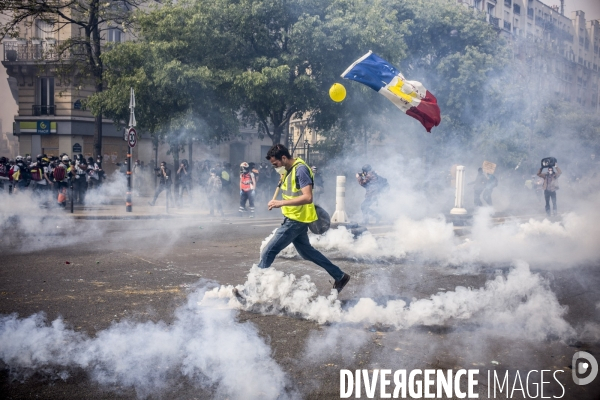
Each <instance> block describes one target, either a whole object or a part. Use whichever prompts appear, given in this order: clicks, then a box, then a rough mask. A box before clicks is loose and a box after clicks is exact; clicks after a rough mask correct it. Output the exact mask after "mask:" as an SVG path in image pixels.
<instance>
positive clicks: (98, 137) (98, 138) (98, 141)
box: [94, 84, 102, 158]
mask: <svg viewBox="0 0 600 400" xmlns="http://www.w3.org/2000/svg"><path fill="white" fill-rule="evenodd" d="M99 86H100V90H98V85H96V93H99V92H101V91H102V84H100V85H99ZM101 155H102V113H99V114H98V115H96V117H95V118H94V157H96V158H97V157H98V156H101Z"/></svg>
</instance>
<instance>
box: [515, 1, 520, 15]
mask: <svg viewBox="0 0 600 400" xmlns="http://www.w3.org/2000/svg"><path fill="white" fill-rule="evenodd" d="M513 11H514V13H515V14H517V15H521V6H520V5H518V4H513Z"/></svg>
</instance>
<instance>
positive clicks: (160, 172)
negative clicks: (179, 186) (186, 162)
mask: <svg viewBox="0 0 600 400" xmlns="http://www.w3.org/2000/svg"><path fill="white" fill-rule="evenodd" d="M154 171H155V172H156V176H157V177H158V178H159V181H158V186H156V191H155V192H154V199H152V201H149V202H148V204H150V205H151V206H153V205H154V204H155V203H156V199H157V198H158V195H159V194H160V192H162V191H163V190H166V192H167V197H166V199H167V204H168V202H169V197H171V170H170V169H169V168H167V163H166V162H164V161H161V163H160V168H154Z"/></svg>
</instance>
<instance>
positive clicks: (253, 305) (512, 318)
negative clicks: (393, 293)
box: [200, 262, 575, 340]
mask: <svg viewBox="0 0 600 400" xmlns="http://www.w3.org/2000/svg"><path fill="white" fill-rule="evenodd" d="M237 289H238V290H239V291H240V292H241V293H243V296H244V298H245V303H244V304H242V303H241V302H239V301H238V300H236V298H235V297H234V295H233V286H221V287H218V288H214V289H212V290H210V291H207V292H206V294H205V295H204V298H203V299H202V301H201V302H200V304H201V305H202V304H210V302H212V301H214V300H215V299H229V303H228V304H229V306H230V307H236V308H240V309H245V310H248V311H253V312H258V313H262V314H291V315H297V316H299V317H301V318H305V319H308V320H313V321H316V322H318V323H320V324H324V323H348V324H359V325H375V324H382V325H386V326H391V327H393V328H395V329H407V328H410V327H413V326H418V325H445V324H449V323H452V322H453V321H459V320H469V321H470V322H474V323H477V324H479V325H480V326H481V329H485V330H488V329H489V330H492V331H494V332H496V333H497V334H500V335H505V336H510V337H527V338H530V339H534V340H544V339H545V338H547V337H549V336H551V337H558V338H560V339H567V338H570V337H572V336H573V335H575V330H574V329H573V328H572V327H571V326H570V325H569V324H568V323H567V322H566V321H565V320H564V319H563V316H564V314H565V313H566V311H567V310H566V308H565V307H563V306H561V305H560V304H559V302H558V300H557V298H556V295H555V294H554V293H553V292H552V291H551V290H550V288H549V285H548V283H547V282H546V281H545V280H544V279H543V278H542V277H541V276H540V275H539V274H533V273H531V271H530V270H529V266H528V265H527V263H525V262H516V263H515V265H514V268H512V269H511V270H510V272H508V274H507V275H506V276H503V275H500V274H499V275H497V276H496V277H495V278H494V279H492V280H489V281H487V282H486V284H485V285H484V286H483V287H481V288H479V289H472V288H465V287H460V286H459V287H456V288H455V290H454V291H447V292H439V293H437V294H435V295H432V296H430V297H429V298H423V299H413V300H412V301H411V302H410V304H408V303H407V302H406V301H404V300H400V299H392V300H387V301H386V302H385V304H378V303H377V302H375V301H374V300H373V299H371V298H360V299H359V300H358V302H357V303H356V304H354V305H352V306H350V307H348V308H345V307H342V303H341V302H340V301H339V300H338V299H337V293H336V292H335V291H332V292H331V294H330V295H328V296H322V295H318V294H317V288H316V286H315V284H314V283H313V282H312V281H311V280H310V277H309V276H308V275H305V276H302V277H300V278H297V277H296V276H295V275H293V274H285V273H283V272H281V271H277V270H275V269H273V268H269V269H264V270H262V269H259V268H258V267H257V266H256V265H255V266H253V267H252V269H251V270H250V273H249V274H248V280H247V282H246V283H245V284H244V285H238V286H237Z"/></svg>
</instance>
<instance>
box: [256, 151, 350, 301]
mask: <svg viewBox="0 0 600 400" xmlns="http://www.w3.org/2000/svg"><path fill="white" fill-rule="evenodd" d="M266 158H267V160H269V161H270V162H271V165H273V167H274V168H275V170H276V171H277V173H279V174H280V175H281V174H283V177H282V180H281V186H280V189H281V196H282V198H283V200H271V201H269V204H268V209H269V210H271V209H273V208H281V211H282V213H283V215H284V217H285V218H284V219H283V223H282V224H281V226H280V227H279V228H278V229H277V231H276V232H275V233H274V235H273V237H272V239H271V241H270V242H269V243H268V244H267V245H266V247H265V248H264V250H263V252H262V254H261V256H260V262H259V264H258V267H259V268H269V267H270V266H271V264H272V263H273V261H274V260H275V257H276V256H277V254H279V252H280V251H281V250H283V249H284V248H286V247H287V246H288V245H289V244H290V243H292V244H293V245H294V247H295V248H296V250H297V251H298V254H300V256H301V257H302V258H304V259H305V260H309V261H312V262H314V263H315V264H317V265H318V266H320V267H321V268H323V269H325V270H326V271H327V273H329V275H331V277H332V278H333V279H334V280H335V282H334V284H333V288H334V289H336V290H337V291H338V293H339V292H341V291H342V289H343V288H344V286H346V284H347V283H348V281H349V280H350V275H348V274H346V273H344V272H343V271H342V270H341V269H340V268H339V267H338V266H336V265H334V264H333V263H332V262H331V261H329V260H328V259H327V258H326V257H325V256H324V255H323V254H321V253H320V252H319V251H318V250H316V249H315V248H314V247H312V245H311V244H310V241H309V240H308V225H309V224H310V223H311V222H314V221H316V220H317V219H318V217H317V212H316V209H315V205H314V204H313V194H312V188H313V184H314V177H313V173H312V171H311V170H310V168H309V167H308V165H307V164H306V163H305V162H304V161H303V160H301V159H300V158H295V159H294V158H292V156H291V155H290V153H289V151H288V149H287V148H286V147H285V146H283V145H281V144H277V145H275V146H273V147H271V149H270V150H269V152H268V153H267V157H266Z"/></svg>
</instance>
